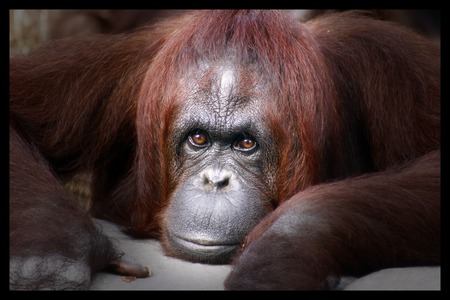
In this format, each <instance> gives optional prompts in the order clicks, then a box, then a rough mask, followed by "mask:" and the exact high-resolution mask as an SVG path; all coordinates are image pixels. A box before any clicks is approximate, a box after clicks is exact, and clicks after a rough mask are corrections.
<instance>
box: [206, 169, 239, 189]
mask: <svg viewBox="0 0 450 300" xmlns="http://www.w3.org/2000/svg"><path fill="white" fill-rule="evenodd" d="M232 175H233V174H232V173H231V171H229V170H227V169H224V168H221V167H215V168H209V169H207V170H205V171H204V173H203V183H204V185H205V186H208V187H212V188H217V189H223V188H225V187H227V186H229V185H230V180H231V177H232Z"/></svg>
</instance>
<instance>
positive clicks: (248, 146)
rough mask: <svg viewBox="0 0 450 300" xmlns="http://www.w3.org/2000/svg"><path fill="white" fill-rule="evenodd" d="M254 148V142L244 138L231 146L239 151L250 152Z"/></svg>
mask: <svg viewBox="0 0 450 300" xmlns="http://www.w3.org/2000/svg"><path fill="white" fill-rule="evenodd" d="M255 147H256V141H255V140H253V139H251V138H248V137H246V136H243V137H242V138H239V139H237V140H236V141H235V142H234V144H233V148H234V149H236V150H239V151H250V150H253V149H255Z"/></svg>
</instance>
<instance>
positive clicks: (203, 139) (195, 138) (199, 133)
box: [189, 129, 209, 148]
mask: <svg viewBox="0 0 450 300" xmlns="http://www.w3.org/2000/svg"><path fill="white" fill-rule="evenodd" d="M189 142H190V143H191V144H192V145H193V146H195V147H199V148H204V147H206V146H208V143H209V142H208V136H207V135H206V132H205V131H203V130H200V129H198V130H195V131H194V132H193V133H191V134H190V135H189Z"/></svg>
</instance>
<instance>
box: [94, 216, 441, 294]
mask: <svg viewBox="0 0 450 300" xmlns="http://www.w3.org/2000/svg"><path fill="white" fill-rule="evenodd" d="M95 221H96V224H97V225H98V226H99V227H101V228H102V230H103V231H104V232H105V233H106V234H107V235H108V236H110V237H111V238H112V239H113V240H114V241H115V242H116V243H117V245H118V247H119V249H121V250H122V251H123V252H125V253H126V257H127V258H129V259H130V260H133V261H135V262H138V263H140V264H142V265H145V266H149V267H150V269H151V270H152V273H153V275H152V276H151V277H148V278H137V279H135V280H133V281H127V280H126V278H124V277H122V276H118V275H114V274H109V273H104V272H101V273H98V274H96V275H94V277H93V280H92V285H91V290H223V289H224V286H223V282H224V280H225V278H226V276H227V275H228V273H229V272H230V270H231V267H230V266H229V265H206V264H197V263H191V262H187V261H183V260H180V259H176V258H172V257H167V256H165V255H164V254H163V251H162V248H161V246H160V244H159V242H157V241H155V240H138V239H133V238H131V237H129V236H127V235H125V234H123V233H122V232H121V231H120V229H119V228H118V227H117V226H116V225H114V224H111V223H109V222H106V221H100V220H95ZM440 275H441V269H440V267H414V268H397V269H385V270H381V271H378V272H374V273H372V274H369V275H367V276H365V277H362V278H359V279H355V278H350V277H346V278H343V279H342V280H341V284H340V285H339V287H338V289H344V290H439V289H440V288H441V281H440V278H441V276H440Z"/></svg>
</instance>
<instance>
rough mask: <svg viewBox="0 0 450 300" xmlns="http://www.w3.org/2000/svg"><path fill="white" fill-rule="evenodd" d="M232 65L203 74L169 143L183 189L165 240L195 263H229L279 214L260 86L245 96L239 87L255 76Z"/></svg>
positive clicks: (170, 210) (172, 205)
mask: <svg viewBox="0 0 450 300" xmlns="http://www.w3.org/2000/svg"><path fill="white" fill-rule="evenodd" d="M230 65H231V64H223V63H221V64H218V65H213V66H208V67H207V68H206V71H205V72H201V73H197V74H196V75H197V77H196V78H198V79H199V80H200V82H201V83H200V84H199V83H196V84H193V86H192V88H189V91H190V92H189V100H188V101H186V102H185V103H186V105H184V106H183V107H181V108H180V113H179V117H178V120H177V121H176V122H175V128H174V130H173V133H172V134H171V135H170V136H174V137H175V140H174V141H173V144H174V145H175V147H174V148H175V149H174V152H175V154H174V157H175V158H174V160H173V162H172V165H173V166H172V172H171V174H175V176H174V177H175V178H176V179H175V180H178V181H175V183H174V184H175V185H176V188H175V190H174V191H173V193H172V195H171V199H170V201H169V206H168V207H167V213H166V214H165V219H164V221H165V222H166V224H165V225H164V226H163V228H165V231H164V233H163V234H164V235H165V240H166V247H168V248H169V249H170V252H171V254H172V255H174V256H178V257H180V258H183V259H187V260H191V261H197V262H208V263H227V262H229V260H230V258H231V256H232V255H233V253H234V252H235V250H236V249H237V247H239V245H240V244H241V243H242V242H243V240H244V238H245V236H246V235H247V234H248V233H249V231H250V230H251V229H252V228H253V227H254V226H256V225H257V224H258V223H259V221H260V220H261V219H262V218H263V217H264V216H265V215H266V214H267V213H268V212H270V211H271V210H273V206H272V204H271V200H273V199H272V197H271V195H272V194H273V193H272V191H271V188H272V186H273V176H274V174H275V172H274V170H275V168H274V166H275V161H276V158H277V153H276V151H275V150H276V148H275V146H274V143H273V142H272V138H271V135H270V132H269V130H267V128H266V126H265V124H264V120H263V116H262V112H261V111H262V105H261V104H262V101H263V100H264V99H263V96H262V95H263V93H257V92H256V91H257V90H259V89H260V87H258V86H250V87H249V88H247V89H246V92H245V93H242V89H240V88H238V85H239V83H240V82H241V81H242V80H244V77H243V76H249V74H244V73H246V72H244V71H242V70H240V69H238V68H235V67H229V66H230ZM190 79H191V82H192V77H191V78H190ZM246 79H248V77H246ZM187 81H188V80H187ZM249 89H250V90H249ZM243 94H245V95H243Z"/></svg>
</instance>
